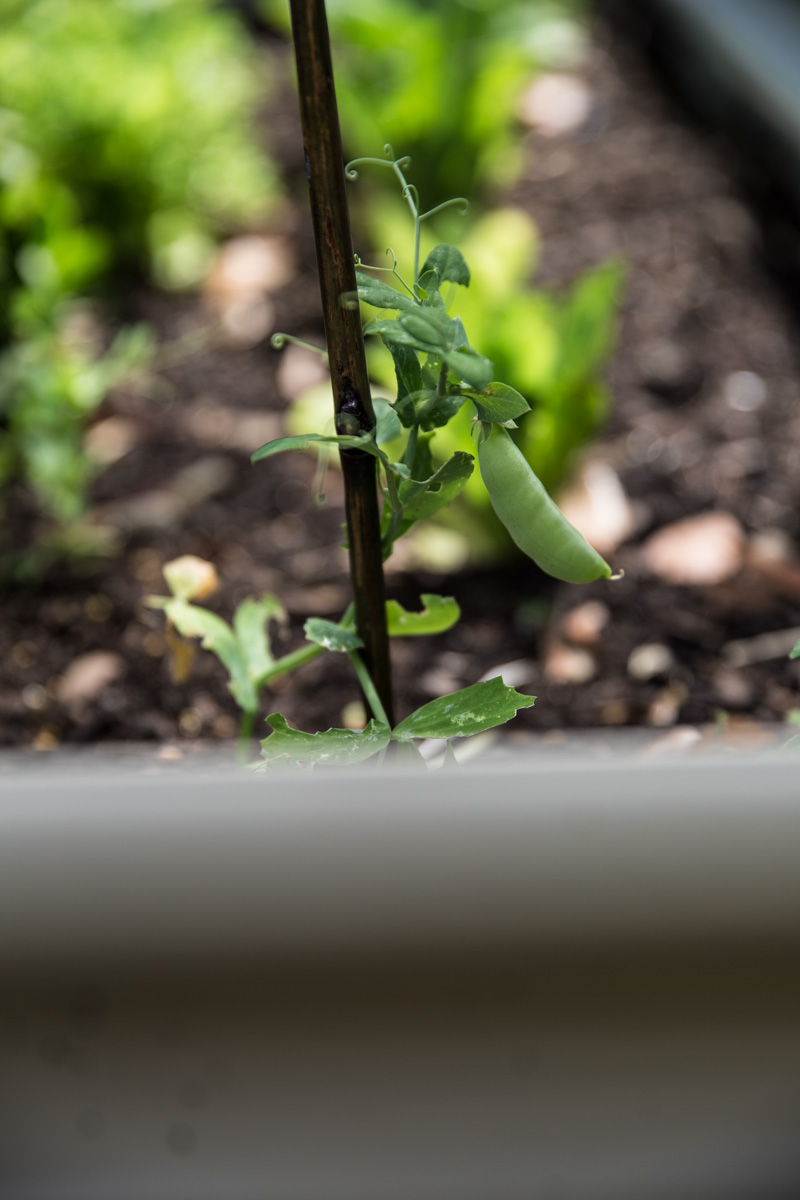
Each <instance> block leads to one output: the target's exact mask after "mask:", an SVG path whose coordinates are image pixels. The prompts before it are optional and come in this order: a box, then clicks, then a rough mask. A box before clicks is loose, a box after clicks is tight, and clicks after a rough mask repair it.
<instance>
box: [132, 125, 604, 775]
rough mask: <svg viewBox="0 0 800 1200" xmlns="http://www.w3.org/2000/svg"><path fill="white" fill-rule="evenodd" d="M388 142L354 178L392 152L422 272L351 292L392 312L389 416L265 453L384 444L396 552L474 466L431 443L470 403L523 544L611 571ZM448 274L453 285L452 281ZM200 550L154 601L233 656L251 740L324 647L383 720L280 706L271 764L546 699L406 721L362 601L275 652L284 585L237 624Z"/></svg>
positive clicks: (483, 453) (365, 281)
mask: <svg viewBox="0 0 800 1200" xmlns="http://www.w3.org/2000/svg"><path fill="white" fill-rule="evenodd" d="M386 153H387V158H386V159H366V160H364V159H361V160H359V162H358V164H352V163H351V164H350V166H349V167H348V175H349V176H350V178H354V177H355V175H356V172H355V169H354V167H355V165H360V164H361V163H364V162H367V163H377V164H379V165H381V166H387V165H388V166H389V167H391V169H392V170H393V171H394V172H395V174H396V175H397V177H398V179H399V182H400V185H401V187H402V189H403V195H404V196H405V197H406V199H407V200H408V203H409V207H410V209H411V213H412V216H413V219H414V224H415V246H416V250H415V261H414V265H413V274H412V275H411V277H410V282H407V281H406V280H405V279H403V277H402V276H401V275H400V272H399V271H398V269H397V263H396V262H394V263H393V265H392V266H391V267H390V268H372V270H388V272H389V273H390V275H391V276H392V277H393V279H394V280H395V281H396V283H397V284H398V285H399V286H392V285H391V284H389V283H387V282H384V281H382V280H380V279H376V278H374V277H373V276H372V275H368V274H366V273H365V271H363V270H360V271H357V272H356V284H357V290H356V292H354V293H351V294H349V295H346V296H344V297H343V298H342V303H343V304H345V305H349V306H352V307H355V306H357V305H358V304H359V303H363V304H366V305H369V306H371V307H372V308H376V309H378V310H379V312H380V315H379V316H378V317H376V318H374V319H373V320H371V321H369V322H368V324H367V325H366V326H365V328H364V332H365V334H367V335H372V336H377V337H380V338H381V340H382V341H383V343H384V344H385V345H386V346H387V347H388V349H389V352H390V353H391V355H392V359H393V362H394V367H395V374H396V379H397V397H396V399H395V401H394V403H393V404H391V405H385V406H379V407H378V410H377V421H376V425H375V427H374V428H373V429H371V430H367V431H363V430H362V429H360V428H359V427H358V426H357V425H355V424H354V427H353V429H352V430H351V431H348V429H347V428H346V417H347V413H346V412H345V413H343V414H340V418H342V417H343V418H344V421H343V420H342V419H340V420H339V422H338V428H339V430H340V432H337V433H308V434H301V435H298V436H294V437H286V438H279V439H277V440H276V441H272V442H268V443H267V444H266V445H265V446H262V447H261V448H260V449H259V450H257V451H256V452H255V454H254V455H253V456H252V457H253V462H261V461H263V460H266V459H268V458H270V457H272V455H274V454H279V453H282V452H284V451H287V450H304V449H307V448H309V447H319V448H321V447H325V446H335V447H338V448H339V449H340V450H342V449H345V450H359V451H361V452H362V453H364V454H366V455H370V456H372V458H373V459H374V460H375V461H376V462H377V465H378V469H379V487H380V495H381V500H382V507H381V514H380V533H379V536H380V539H381V554H382V556H383V558H384V559H386V558H388V557H389V555H390V554H391V553H392V550H393V547H394V544H395V542H396V541H397V540H398V538H400V537H402V536H403V535H404V534H405V533H407V532H408V531H409V530H410V529H411V528H412V527H413V526H414V525H415V524H416V522H417V521H419V520H422V519H424V518H426V517H429V516H431V515H432V514H434V513H435V512H437V511H439V510H440V509H442V508H443V507H445V506H446V505H448V504H450V503H451V502H452V501H453V500H454V499H455V498H456V496H458V494H459V492H460V491H461V490H462V488H463V487H464V485H465V484H466V482H467V480H468V479H469V477H470V476H471V474H472V471H473V469H474V456H473V455H471V454H468V453H466V452H464V451H457V452H456V453H455V454H453V455H451V457H450V458H448V459H447V460H446V461H445V462H444V463H442V464H441V465H439V466H436V464H435V462H434V458H433V453H432V442H433V441H434V438H435V435H436V431H437V430H438V429H441V428H443V427H444V426H446V424H447V422H448V421H449V420H451V419H452V418H453V417H454V416H455V414H456V413H457V412H458V411H459V409H460V408H461V407H462V406H463V405H465V404H468V405H470V406H471V408H472V411H473V415H474V422H473V423H474V433H475V439H476V442H477V455H478V462H479V467H480V470H481V475H482V478H483V480H484V483H485V485H486V488H487V490H488V492H489V496H490V498H491V501H492V504H493V505H494V508H495V510H496V512H497V515H498V516H499V518H500V520H501V521H502V522H503V523H504V524H505V526H506V528H507V529H508V531H509V533H510V534H511V536H512V538H513V539H514V541H515V542H516V544H517V545H518V546H519V547H520V549H521V550H523V551H524V552H525V553H526V554H527V555H528V556H529V557H530V558H532V559H533V560H534V561H535V562H536V563H537V564H538V565H539V566H540V568H541V569H542V570H544V571H545V572H547V573H549V574H551V575H553V576H554V577H555V578H557V579H561V580H566V581H569V582H573V583H585V582H589V581H592V580H596V579H603V578H609V577H611V568H610V567H609V565H608V564H607V563H606V562H605V561H604V560H603V559H602V558H601V557H600V555H599V554H597V552H596V551H595V550H593V549H592V547H591V546H590V545H589V544H588V542H587V541H586V540H585V538H584V537H583V536H582V535H581V534H580V533H579V532H578V530H576V529H575V528H574V526H572V525H571V524H570V523H569V522H568V521H567V520H566V518H565V517H564V516H563V514H562V513H561V512H560V511H559V509H558V508H557V507H556V505H555V504H554V502H553V501H552V500H551V498H550V497H549V496H548V494H547V492H546V491H545V489H544V488H543V486H542V484H541V483H540V482H539V480H538V479H537V477H536V476H535V474H534V473H533V471H532V470H531V468H530V467H529V465H528V463H527V461H526V460H525V459H524V457H523V455H522V454H521V452H520V451H519V450H518V449H517V447H516V445H515V443H514V441H513V440H512V437H511V434H510V432H509V431H510V430H513V429H514V428H515V418H516V417H520V416H521V415H522V414H523V413H525V412H527V411H528V410H529V407H530V406H529V404H528V401H527V400H526V399H525V398H524V397H523V396H522V395H521V394H520V393H519V392H518V391H516V390H515V389H514V388H512V387H509V386H508V385H507V384H505V383H502V382H499V381H495V380H493V379H492V375H493V365H492V363H491V362H490V360H489V359H488V358H486V357H485V356H483V355H481V354H480V353H479V352H478V351H477V350H476V349H474V347H472V346H471V345H470V343H469V339H468V337H467V332H466V330H465V328H464V326H463V324H462V322H461V321H460V320H459V318H458V317H457V316H453V315H451V314H450V312H449V311H448V304H449V301H450V299H451V298H452V295H453V294H454V293H455V291H456V289H457V288H458V287H468V286H469V283H470V271H469V267H468V266H467V263H466V262H465V260H464V257H463V255H462V254H461V252H460V250H459V249H458V248H457V247H456V246H452V245H447V244H440V245H437V246H435V247H434V248H433V249H432V250H431V252H430V254H428V256H427V257H426V259H425V261H424V262H423V263H422V264H420V261H419V259H420V252H419V244H420V226H421V224H422V222H423V221H424V220H425V218H426V217H427V216H429V215H430V213H420V210H419V203H418V198H417V193H416V190H415V189H414V187H413V185H411V184H409V183H407V181H406V178H405V174H404V171H405V169H406V167H407V165H408V160H407V159H402V158H401V159H396V158H395V157H394V154H393V152H392V150H391V147H388V146H387V148H386ZM453 203H463V201H454V202H453ZM440 207H441V206H440ZM359 265H363V264H359ZM445 287H446V289H447V298H445V296H444V295H443V294H442V289H443V288H445ZM343 425H344V428H343ZM398 441H399V442H401V443H402V447H401V452H400V453H399V455H398V457H396V458H391V457H390V455H389V454H388V453H387V451H386V450H385V449H384V446H385V445H386V444H388V443H389V442H391V443H392V444H397V443H398ZM191 561H192V560H188V559H179V560H177V561H176V562H174V563H172V564H168V567H167V568H166V569H165V574H166V577H167V582H168V584H169V586H170V590H171V591H172V593H173V594H172V598H166V597H151V598H150V601H149V603H151V604H152V605H154V606H157V607H160V608H163V609H164V611H165V613H166V615H167V618H168V620H169V621H170V622H171V624H172V625H173V626H174V627H175V629H176V630H177V631H178V632H179V633H180V634H182V635H183V636H184V637H201V638H202V639H203V645H204V646H206V647H207V648H208V649H211V650H213V651H214V652H215V653H216V654H217V655H218V656H219V657H220V658H221V659H222V661H223V662H224V664H225V666H226V667H227V669H228V671H229V674H230V685H229V686H230V689H231V692H232V694H233V696H234V698H235V699H236V701H237V703H238V704H239V706H240V708H241V709H242V714H243V715H242V724H241V738H240V743H241V746H242V751H243V753H244V752H245V751H246V747H247V744H248V742H249V739H250V737H251V734H252V729H253V724H254V721H255V716H256V713H257V710H258V704H259V695H260V692H261V691H262V689H263V688H265V687H266V686H267V685H268V684H269V682H270V681H272V680H274V679H275V678H276V677H277V676H279V675H285V674H287V673H288V672H290V671H292V670H295V669H297V668H299V667H301V666H303V665H304V664H305V663H307V662H310V661H311V660H312V659H314V658H316V657H317V656H318V655H320V654H322V653H323V652H325V651H328V652H333V653H340V654H346V655H347V657H348V658H349V660H350V662H351V664H352V666H353V669H354V672H355V674H356V676H357V678H358V680H359V682H360V684H361V687H362V690H363V693H364V696H365V698H366V700H367V702H368V704H369V706H370V708H371V711H372V719H371V720H370V721H369V723H368V724H367V726H366V728H364V729H363V730H352V729H329V730H327V731H325V732H322V733H316V734H311V733H305V732H302V731H300V730H297V729H293V728H291V727H290V726H289V724H288V722H287V721H286V719H285V718H284V717H283V716H282V715H281V714H280V713H272V714H270V715H269V716H268V718H267V721H268V723H269V725H270V726H271V727H272V733H271V734H270V735H269V736H268V737H267V738H265V739H264V740H263V741H262V743H261V745H262V757H263V759H264V760H265V763H266V765H267V766H275V765H279V766H285V765H289V764H295V765H300V766H312V765H314V764H325V765H330V764H343V763H353V762H358V761H361V760H364V759H368V758H372V757H373V756H375V755H378V754H380V755H382V754H383V752H384V751H385V750H386V747H387V746H388V745H389V743H390V742H399V743H413V742H414V741H415V740H417V739H419V738H437V739H446V740H449V739H452V738H458V737H464V736H468V735H471V734H475V733H480V732H483V731H485V730H488V729H491V728H494V727H495V726H497V725H500V724H503V723H505V722H506V721H508V720H510V718H511V717H513V716H514V715H515V714H516V712H517V711H518V710H519V709H520V708H527V707H529V706H530V705H532V704H533V703H534V699H535V697H533V696H525V695H522V694H520V693H518V692H516V691H515V690H514V689H513V688H510V687H507V686H506V685H505V684H504V683H503V681H502V680H501V679H491V680H488V681H484V682H481V683H477V684H474V685H472V686H471V687H467V688H463V689H461V690H460V691H457V692H454V693H452V694H451V695H449V696H444V697H441V698H440V699H438V700H434V701H432V702H431V703H429V704H425V705H423V706H422V707H421V708H419V709H417V711H416V712H414V713H412V714H411V715H410V716H409V717H406V718H405V720H403V721H401V722H400V723H399V724H396V723H394V722H393V721H392V719H391V717H390V715H389V714H387V711H386V706H385V704H384V703H383V701H382V699H381V696H380V695H379V693H378V690H377V688H376V687H375V683H374V681H373V679H372V677H371V675H370V672H369V671H368V670H367V668H366V665H365V662H364V659H363V657H362V651H363V647H364V643H363V640H362V639H361V637H360V636H359V634H358V632H357V631H356V628H355V621H354V615H353V608H352V606H351V607H350V608H349V609H348V610H347V612H345V613H344V615H343V616H342V618H341V619H340V620H339V621H338V622H334V621H328V620H321V619H319V618H312V619H311V620H309V621H307V622H306V625H305V635H306V638H307V641H308V645H307V646H305V647H302V648H301V649H299V650H296V651H294V652H293V653H291V654H287V655H283V656H281V657H276V656H275V655H274V653H273V651H272V647H271V643H270V638H269V625H270V622H271V621H275V622H281V621H283V620H285V617H284V613H283V609H282V608H281V605H280V603H279V601H278V600H277V599H276V598H275V597H274V596H263V597H261V598H260V599H259V600H247V601H245V602H244V603H243V604H242V605H241V606H240V607H239V609H238V610H237V612H236V614H235V616H234V618H233V624H232V625H228V624H227V623H226V622H225V621H223V620H222V618H221V617H219V616H217V615H216V614H214V613H210V612H208V610H206V609H204V608H201V607H200V606H198V605H197V604H193V603H192V602H191V601H192V600H196V599H198V598H202V595H204V594H208V592H207V590H206V589H207V581H206V579H205V576H201V582H200V584H199V586H198V574H197V568H196V566H194V567H192V568H191V570H189V569H187V564H189V563H190V562H191ZM194 562H195V564H196V562H197V560H194ZM206 566H207V564H206ZM385 611H386V624H387V628H388V633H389V635H390V636H414V635H422V634H433V633H441V632H444V631H446V630H447V629H449V628H450V627H451V626H452V625H453V624H454V623H455V621H456V620H457V619H458V617H459V609H458V606H457V604H456V602H455V601H454V600H453V599H452V598H443V597H440V596H435V595H424V596H423V597H422V609H421V611H420V612H418V613H409V612H406V611H405V610H404V609H402V608H401V606H400V605H398V604H397V603H396V601H391V600H390V601H388V602H387V603H386V606H385Z"/></svg>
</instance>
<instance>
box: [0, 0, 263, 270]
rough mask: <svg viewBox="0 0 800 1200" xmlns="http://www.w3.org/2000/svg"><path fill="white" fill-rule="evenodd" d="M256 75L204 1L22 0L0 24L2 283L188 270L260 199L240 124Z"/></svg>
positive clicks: (254, 212) (250, 105) (227, 18)
mask: <svg viewBox="0 0 800 1200" xmlns="http://www.w3.org/2000/svg"><path fill="white" fill-rule="evenodd" d="M267 82H268V81H267V80H266V79H265V78H264V73H263V72H260V71H259V70H258V68H257V62H256V59H255V58H254V55H253V51H252V47H251V44H250V42H249V39H248V38H247V35H246V34H245V31H244V30H243V29H242V28H241V27H240V25H239V23H238V21H237V20H236V19H235V18H234V17H233V16H232V15H231V14H229V13H225V12H223V11H221V10H219V9H217V8H215V7H212V5H211V3H210V0H103V2H102V3H98V2H97V0H17V3H14V4H13V6H12V8H11V12H10V13H9V14H8V15H7V16H6V19H5V25H4V29H3V36H2V39H0V122H2V153H0V183H1V184H2V197H1V198H0V225H2V231H3V240H4V242H5V250H6V255H5V257H6V267H5V277H4V285H5V287H6V288H7V287H9V286H10V285H12V286H13V284H16V285H17V286H19V285H21V286H23V287H27V288H31V289H33V290H36V291H40V292H47V291H50V292H53V291H58V292H65V291H76V290H77V291H80V290H83V289H85V288H86V287H89V286H91V285H92V284H93V283H94V282H95V281H97V280H98V279H99V278H100V277H101V276H102V274H103V273H104V272H106V271H108V270H110V269H112V268H123V269H130V268H134V269H137V270H140V271H141V270H147V269H148V268H149V266H150V264H151V263H152V266H153V268H154V270H155V273H156V276H157V278H158V279H159V281H160V282H166V283H177V284H179V285H180V284H184V283H193V282H196V280H197V278H199V276H200V274H201V272H202V268H203V266H204V265H205V264H204V262H203V261H202V260H203V254H204V253H205V254H206V256H207V254H208V250H209V247H210V244H211V238H212V237H213V234H214V233H215V232H217V231H219V230H220V229H224V228H226V227H229V226H232V225H237V224H241V223H242V222H243V221H247V220H250V219H253V218H255V217H257V216H259V215H260V214H263V212H264V210H265V208H267V207H268V206H269V204H270V201H271V200H272V199H273V197H274V195H275V189H276V186H277V185H276V179H275V175H274V172H273V170H272V168H271V166H270V164H269V162H268V160H267V159H266V158H265V156H264V154H263V153H262V152H261V151H260V149H259V147H258V146H257V144H256V141H255V138H254V132H253V126H252V123H251V117H252V116H253V114H254V112H255V108H256V104H257V103H258V102H259V101H260V100H261V99H262V98H263V94H264V91H265V88H266V84H267Z"/></svg>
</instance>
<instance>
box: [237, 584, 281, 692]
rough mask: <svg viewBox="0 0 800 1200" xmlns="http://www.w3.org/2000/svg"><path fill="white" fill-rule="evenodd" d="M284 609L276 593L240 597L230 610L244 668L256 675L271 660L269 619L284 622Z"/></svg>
mask: <svg viewBox="0 0 800 1200" xmlns="http://www.w3.org/2000/svg"><path fill="white" fill-rule="evenodd" d="M286 619H287V617H286V610H285V608H284V607H283V605H282V604H281V602H280V600H278V598H277V597H276V596H270V595H266V596H262V597H261V598H260V599H258V600H256V599H254V598H249V599H247V600H243V601H242V603H241V604H240V605H239V607H238V608H237V609H236V612H235V613H234V614H233V631H234V633H235V634H236V640H237V641H238V643H239V645H240V646H241V649H242V654H243V656H244V659H245V662H246V664H247V668H248V671H249V673H250V675H251V676H252V677H253V678H254V679H256V680H257V679H258V678H259V677H260V676H261V675H263V674H264V673H265V672H266V671H268V670H269V668H270V667H271V666H272V664H273V662H274V661H275V659H274V656H273V654H272V647H271V645H270V639H269V622H270V621H278V622H280V623H281V624H283V623H285V622H286Z"/></svg>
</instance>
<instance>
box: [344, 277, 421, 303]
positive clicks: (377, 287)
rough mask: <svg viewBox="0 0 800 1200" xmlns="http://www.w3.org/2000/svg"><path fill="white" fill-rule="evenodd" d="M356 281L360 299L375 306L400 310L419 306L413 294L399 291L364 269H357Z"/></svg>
mask: <svg viewBox="0 0 800 1200" xmlns="http://www.w3.org/2000/svg"><path fill="white" fill-rule="evenodd" d="M356 283H357V284H358V298H359V300H363V301H364V303H365V304H371V305H372V307H373V308H390V309H395V310H399V309H409V308H416V307H417V303H416V301H415V300H413V299H412V297H411V296H407V295H405V294H404V293H403V292H398V291H397V290H396V289H395V288H393V287H389V285H388V284H386V283H383V281H382V280H380V279H373V278H372V276H371V275H365V274H364V273H363V271H356Z"/></svg>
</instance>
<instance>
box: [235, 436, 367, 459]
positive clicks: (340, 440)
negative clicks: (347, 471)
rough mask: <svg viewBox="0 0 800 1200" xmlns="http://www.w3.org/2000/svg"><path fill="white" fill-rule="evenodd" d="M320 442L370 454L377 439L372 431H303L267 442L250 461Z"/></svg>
mask: <svg viewBox="0 0 800 1200" xmlns="http://www.w3.org/2000/svg"><path fill="white" fill-rule="evenodd" d="M320 442H321V443H324V444H327V445H331V446H343V447H345V448H347V449H349V450H366V451H367V453H368V454H375V439H374V437H373V436H372V434H371V433H364V434H360V435H359V436H358V437H348V436H341V435H337V434H335V433H301V434H298V435H297V436H296V437H285V438H276V439H275V440H274V441H273V442H267V443H266V445H264V446H261V447H260V448H259V449H258V450H256V452H255V454H251V455H250V461H251V462H253V463H256V462H261V461H262V460H263V459H265V458H271V456H272V455H273V454H283V453H284V451H286V450H307V449H308V447H309V446H313V445H314V444H315V443H320Z"/></svg>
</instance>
